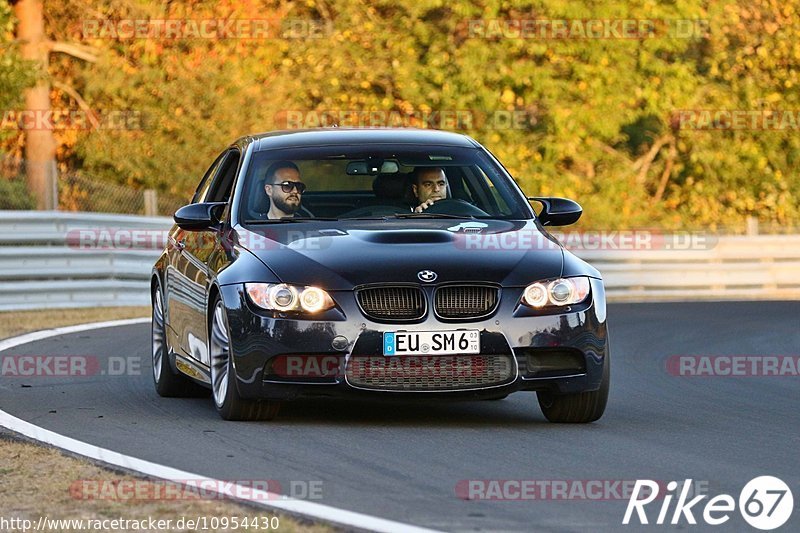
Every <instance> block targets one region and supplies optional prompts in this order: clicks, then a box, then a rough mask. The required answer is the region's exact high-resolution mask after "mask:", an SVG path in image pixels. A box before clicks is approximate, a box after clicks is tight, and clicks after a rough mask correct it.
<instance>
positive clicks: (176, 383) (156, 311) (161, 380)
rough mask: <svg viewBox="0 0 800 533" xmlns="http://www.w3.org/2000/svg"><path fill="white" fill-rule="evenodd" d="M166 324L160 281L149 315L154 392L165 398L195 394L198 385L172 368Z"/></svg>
mask: <svg viewBox="0 0 800 533" xmlns="http://www.w3.org/2000/svg"><path fill="white" fill-rule="evenodd" d="M166 324H167V321H166V315H165V314H164V292H163V291H162V290H161V283H158V284H157V285H156V287H155V289H154V290H153V295H152V314H151V315H150V341H151V342H150V348H151V349H150V352H151V355H152V363H153V383H154V384H155V387H156V392H157V393H158V395H159V396H163V397H165V398H183V397H187V396H197V394H198V392H199V390H200V387H199V386H198V385H196V384H194V383H193V382H191V381H189V379H188V378H185V377H183V376H182V375H180V374H178V373H177V372H176V371H175V370H173V369H172V365H171V364H170V360H169V357H170V349H169V343H168V341H167V326H166Z"/></svg>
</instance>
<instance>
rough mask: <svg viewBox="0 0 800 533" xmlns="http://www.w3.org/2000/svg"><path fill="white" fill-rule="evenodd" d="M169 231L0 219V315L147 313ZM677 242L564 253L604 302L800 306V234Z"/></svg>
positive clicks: (9, 214)
mask: <svg viewBox="0 0 800 533" xmlns="http://www.w3.org/2000/svg"><path fill="white" fill-rule="evenodd" d="M171 224H172V220H171V218H167V217H139V216H125V215H105V214H98V213H69V212H41V211H0V310H9V309H34V308H42V307H89V306H126V305H148V304H149V291H148V280H149V275H150V269H151V267H152V265H153V262H154V261H155V259H156V258H157V257H158V255H159V253H160V246H161V245H163V243H164V241H165V239H166V230H168V229H169V227H170V226H171ZM132 235H137V237H132ZM678 241H681V239H672V238H671V236H670V235H661V236H659V240H658V242H659V243H661V249H649V250H642V249H628V248H626V247H624V246H622V247H618V246H614V247H610V248H609V247H602V246H601V247H598V249H587V248H588V247H587V246H585V241H581V242H583V243H584V245H583V246H578V247H573V251H574V252H575V253H576V255H578V256H579V257H582V258H584V259H586V260H587V261H589V262H590V263H591V264H593V265H594V266H595V267H597V268H598V269H599V270H600V272H601V273H602V274H603V278H604V280H605V285H606V288H607V292H608V297H609V300H611V301H615V300H616V301H657V300H694V299H752V298H759V299H800V235H758V236H723V237H714V238H713V239H706V240H704V241H703V244H702V245H700V246H698V245H687V246H684V249H666V248H665V245H664V243H665V242H666V243H674V242H678ZM565 242H566V244H567V245H568V246H569V244H570V239H569V238H567V239H566V240H565ZM593 242H596V241H593ZM634 248H635V247H634ZM499 253H502V252H499Z"/></svg>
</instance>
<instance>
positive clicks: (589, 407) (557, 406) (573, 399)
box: [536, 356, 611, 424]
mask: <svg viewBox="0 0 800 533" xmlns="http://www.w3.org/2000/svg"><path fill="white" fill-rule="evenodd" d="M610 377H611V360H610V359H609V358H608V356H606V360H605V361H604V364H603V380H602V382H601V384H600V388H599V389H597V390H596V391H589V392H579V393H577V394H553V393H552V392H544V391H540V392H537V393H536V396H537V397H538V399H539V407H541V408H542V413H544V416H545V418H547V420H549V421H550V422H562V423H572V424H585V423H588V422H594V421H595V420H598V419H599V418H600V417H601V416H603V412H604V411H605V410H606V403H608V389H609V382H610Z"/></svg>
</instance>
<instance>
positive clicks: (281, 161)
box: [240, 145, 531, 223]
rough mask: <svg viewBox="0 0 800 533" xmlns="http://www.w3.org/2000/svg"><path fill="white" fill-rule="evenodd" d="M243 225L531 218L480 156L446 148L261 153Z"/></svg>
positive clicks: (247, 190)
mask: <svg viewBox="0 0 800 533" xmlns="http://www.w3.org/2000/svg"><path fill="white" fill-rule="evenodd" d="M245 180H246V181H245V184H244V188H243V189H242V194H243V196H242V200H241V202H240V206H241V211H240V217H241V220H243V221H244V222H245V223H262V222H263V223H268V222H269V221H278V220H283V221H292V222H294V221H303V220H308V219H337V220H343V219H365V218H366V219H369V218H376V219H380V218H478V219H480V218H500V219H523V218H530V217H531V210H530V207H529V205H528V203H527V201H526V200H525V198H524V197H523V196H522V195H521V194H520V192H519V190H518V189H517V188H516V186H515V185H514V184H513V182H512V181H511V180H510V179H509V178H508V177H507V175H506V174H505V173H504V172H503V171H502V169H501V168H500V167H499V165H497V164H496V163H495V162H494V161H493V160H492V159H491V158H490V157H488V156H487V155H486V154H485V153H484V152H483V151H481V150H478V149H472V148H458V147H449V146H403V147H402V148H397V147H396V146H391V147H387V146H381V145H376V146H369V147H364V146H360V147H347V146H344V147H343V146H326V147H314V148H298V149H289V150H286V149H281V150H266V151H261V152H256V153H255V154H253V157H252V159H251V161H250V164H249V166H248V169H247V174H246V177H245Z"/></svg>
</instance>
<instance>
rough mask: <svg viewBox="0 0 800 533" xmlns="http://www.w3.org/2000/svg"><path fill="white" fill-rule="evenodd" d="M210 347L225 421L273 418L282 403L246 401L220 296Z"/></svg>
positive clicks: (214, 310)
mask: <svg viewBox="0 0 800 533" xmlns="http://www.w3.org/2000/svg"><path fill="white" fill-rule="evenodd" d="M210 322H211V327H210V331H209V340H208V348H209V355H210V358H211V390H212V392H213V396H214V404H215V405H216V407H217V411H218V412H219V414H220V416H221V417H222V418H224V419H225V420H272V419H273V418H275V417H276V416H277V415H278V411H279V410H280V405H281V404H280V403H279V402H276V401H272V400H246V399H244V398H242V397H241V396H240V395H239V390H238V389H237V387H236V370H235V369H234V367H233V360H232V358H231V353H230V336H229V335H228V320H227V318H226V315H225V306H224V305H223V303H222V299H221V298H220V297H219V296H218V297H217V299H216V301H215V303H214V306H213V307H212V315H211V321H210Z"/></svg>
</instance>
